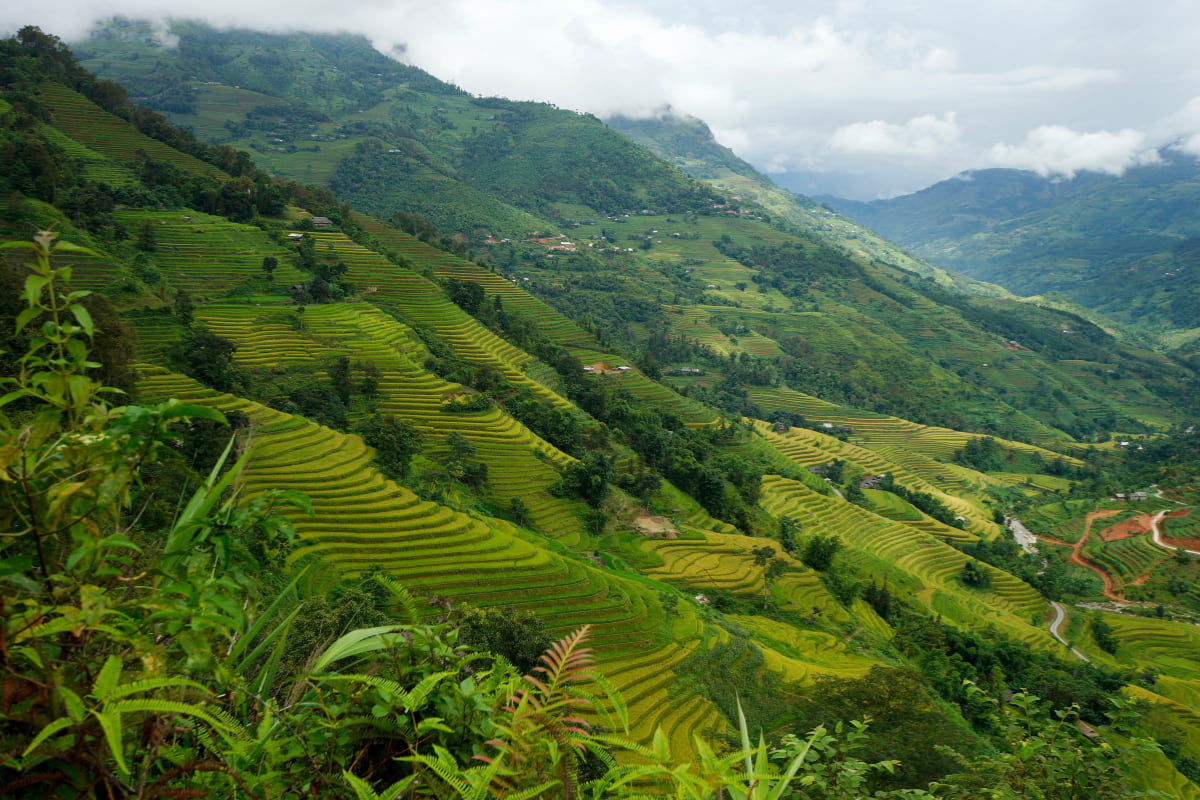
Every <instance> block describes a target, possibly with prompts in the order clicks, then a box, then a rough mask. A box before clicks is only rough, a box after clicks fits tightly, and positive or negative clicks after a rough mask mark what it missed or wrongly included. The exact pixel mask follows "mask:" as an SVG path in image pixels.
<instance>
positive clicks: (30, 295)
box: [17, 275, 50, 330]
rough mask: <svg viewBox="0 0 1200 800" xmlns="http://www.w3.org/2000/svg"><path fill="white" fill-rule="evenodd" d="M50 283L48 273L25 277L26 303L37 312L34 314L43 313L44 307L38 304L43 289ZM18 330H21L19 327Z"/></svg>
mask: <svg viewBox="0 0 1200 800" xmlns="http://www.w3.org/2000/svg"><path fill="white" fill-rule="evenodd" d="M48 283H50V278H49V276H47V275H29V276H27V277H26V278H25V293H24V299H25V304H26V305H27V306H29V307H30V308H31V309H34V311H35V312H36V313H35V314H34V316H37V314H39V313H41V311H42V309H41V307H40V306H39V305H38V301H39V300H40V299H41V297H42V290H43V289H45V288H46V284H48ZM17 330H20V328H18V329H17Z"/></svg>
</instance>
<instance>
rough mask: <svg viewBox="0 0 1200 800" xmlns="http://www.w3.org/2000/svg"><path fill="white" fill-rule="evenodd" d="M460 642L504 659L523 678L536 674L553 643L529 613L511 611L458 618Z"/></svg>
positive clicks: (471, 611)
mask: <svg viewBox="0 0 1200 800" xmlns="http://www.w3.org/2000/svg"><path fill="white" fill-rule="evenodd" d="M458 625H459V631H460V633H459V641H461V642H462V643H463V644H465V645H467V646H468V647H474V648H476V649H479V650H483V651H485V652H488V653H494V654H495V655H498V656H504V658H506V659H508V663H510V664H512V665H513V666H514V667H515V668H516V669H517V671H518V672H521V673H522V674H525V673H531V672H533V670H534V668H536V667H537V665H538V663H539V661H540V659H541V655H542V653H543V652H545V650H546V648H547V647H549V646H550V643H551V642H552V641H553V639H552V638H551V636H550V632H549V631H547V630H546V625H545V623H543V622H542V621H541V620H540V619H538V618H537V617H535V616H534V615H533V614H531V613H529V612H528V611H515V610H513V609H511V608H505V609H503V610H499V609H486V610H480V609H475V608H472V609H468V610H467V611H466V612H464V613H463V615H462V616H461V617H460V618H459V621H458Z"/></svg>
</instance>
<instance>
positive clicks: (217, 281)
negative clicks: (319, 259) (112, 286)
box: [113, 210, 308, 298]
mask: <svg viewBox="0 0 1200 800" xmlns="http://www.w3.org/2000/svg"><path fill="white" fill-rule="evenodd" d="M113 216H114V217H115V218H116V219H117V220H118V221H119V222H120V223H121V224H123V225H125V226H126V227H127V228H129V230H137V227H138V225H139V224H141V223H142V221H143V220H147V219H148V220H150V222H151V223H152V225H153V230H154V239H155V245H156V246H155V250H154V252H153V253H152V254H151V262H152V263H153V264H154V265H155V266H156V267H157V268H158V269H159V271H160V272H161V273H163V275H164V277H165V278H167V280H168V281H169V282H170V284H171V286H172V287H174V288H176V289H183V290H186V291H187V292H190V293H191V294H192V295H194V296H195V297H197V298H206V297H209V298H211V297H214V296H218V295H220V294H222V293H223V292H226V291H228V290H229V289H232V288H233V287H235V286H238V285H240V284H242V283H243V282H245V281H246V280H247V279H248V278H252V277H258V276H261V275H263V272H262V261H263V258H265V257H267V256H271V257H274V258H276V259H278V261H279V266H278V267H277V268H276V269H275V272H274V277H273V283H274V284H275V285H276V286H279V287H286V286H289V285H291V284H294V283H298V282H300V281H305V280H308V275H306V274H305V273H302V272H301V271H300V270H298V269H296V267H295V266H293V263H292V258H291V251H290V250H289V249H288V248H286V247H284V246H283V245H278V244H273V243H272V242H270V241H269V240H268V239H267V237H266V236H265V235H264V234H263V232H262V230H261V229H259V228H257V227H255V226H253V225H240V224H238V223H236V222H230V221H229V220H227V219H225V218H224V217H215V216H212V215H210V214H202V213H200V212H199V211H179V210H172V211H161V212H155V211H126V210H119V211H117V212H115V213H114V215H113Z"/></svg>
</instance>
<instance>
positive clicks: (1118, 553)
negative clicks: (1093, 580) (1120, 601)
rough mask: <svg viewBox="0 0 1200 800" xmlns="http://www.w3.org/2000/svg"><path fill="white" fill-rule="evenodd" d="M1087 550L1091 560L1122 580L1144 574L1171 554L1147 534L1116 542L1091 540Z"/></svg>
mask: <svg viewBox="0 0 1200 800" xmlns="http://www.w3.org/2000/svg"><path fill="white" fill-rule="evenodd" d="M1085 552H1086V554H1087V557H1088V558H1089V559H1090V560H1091V561H1094V562H1095V563H1096V564H1097V565H1099V566H1100V567H1101V568H1103V569H1104V570H1105V571H1106V572H1108V573H1109V574H1110V575H1113V576H1114V577H1117V578H1119V579H1121V580H1132V579H1134V578H1137V577H1138V576H1139V575H1144V574H1146V573H1147V572H1149V571H1150V570H1151V569H1152V568H1153V567H1154V565H1155V564H1157V563H1159V562H1160V561H1165V560H1166V559H1167V558H1170V554H1169V553H1167V551H1166V550H1163V549H1162V548H1161V547H1159V546H1158V545H1156V544H1154V542H1153V541H1152V540H1151V539H1150V537H1149V535H1147V534H1143V535H1141V536H1133V537H1130V538H1128V539H1118V540H1116V541H1115V542H1102V543H1101V542H1097V543H1095V544H1092V543H1090V542H1089V544H1088V546H1087V547H1086V548H1085Z"/></svg>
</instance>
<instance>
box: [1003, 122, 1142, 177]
mask: <svg viewBox="0 0 1200 800" xmlns="http://www.w3.org/2000/svg"><path fill="white" fill-rule="evenodd" d="M988 158H989V159H990V160H991V163H992V164H993V165H994V166H998V167H1011V168H1014V169H1027V170H1033V171H1034V172H1036V173H1038V174H1039V175H1043V176H1048V175H1062V176H1064V177H1067V178H1071V177H1074V176H1075V173H1076V172H1080V171H1090V172H1105V173H1108V174H1110V175H1120V174H1122V173H1123V172H1124V171H1125V170H1127V169H1129V168H1130V167H1134V166H1138V165H1139V164H1150V163H1154V162H1156V161H1158V160H1159V157H1158V153H1157V152H1156V150H1155V149H1154V148H1153V147H1150V146H1148V145H1147V142H1146V134H1144V133H1142V132H1141V131H1136V130H1133V129H1132V128H1125V129H1124V130H1120V131H1115V132H1114V131H1095V132H1087V133H1080V132H1079V131H1073V130H1071V129H1070V128H1067V127H1065V126H1063V125H1041V126H1039V127H1037V128H1034V129H1033V130H1032V131H1030V132H1029V135H1028V136H1026V137H1025V141H1024V143H1022V144H1019V145H1010V144H1003V143H1000V144H996V145H993V146H992V148H991V149H990V150H989V151H988Z"/></svg>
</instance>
